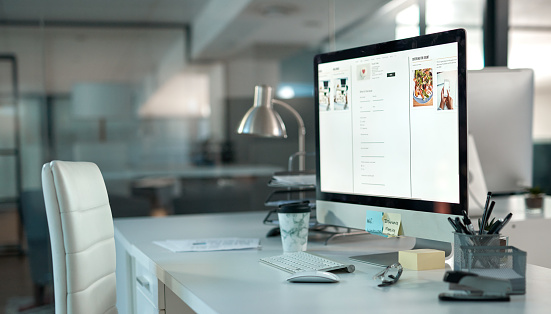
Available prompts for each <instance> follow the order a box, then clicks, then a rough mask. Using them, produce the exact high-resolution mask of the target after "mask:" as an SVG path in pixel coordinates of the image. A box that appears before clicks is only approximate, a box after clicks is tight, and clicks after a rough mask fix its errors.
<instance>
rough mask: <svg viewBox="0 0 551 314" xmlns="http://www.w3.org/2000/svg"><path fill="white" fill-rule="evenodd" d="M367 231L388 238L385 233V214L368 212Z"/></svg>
mask: <svg viewBox="0 0 551 314" xmlns="http://www.w3.org/2000/svg"><path fill="white" fill-rule="evenodd" d="M365 216H366V218H365V231H367V232H369V233H371V234H375V235H378V236H382V237H386V235H385V234H384V233H383V213H382V212H376V211H371V210H368V211H366V213H365Z"/></svg>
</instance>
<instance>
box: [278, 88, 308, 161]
mask: <svg viewBox="0 0 551 314" xmlns="http://www.w3.org/2000/svg"><path fill="white" fill-rule="evenodd" d="M272 102H273V103H274V104H278V105H280V106H283V107H285V108H286V109H287V110H289V111H290V112H291V113H292V114H293V115H294V116H295V118H296V119H297V123H298V152H299V156H298V170H299V171H304V170H305V169H306V162H305V154H306V127H305V126H304V121H303V120H302V117H301V116H300V114H299V113H298V112H297V111H296V110H295V108H293V107H291V106H290V105H289V104H287V103H285V102H283V101H281V100H277V99H272Z"/></svg>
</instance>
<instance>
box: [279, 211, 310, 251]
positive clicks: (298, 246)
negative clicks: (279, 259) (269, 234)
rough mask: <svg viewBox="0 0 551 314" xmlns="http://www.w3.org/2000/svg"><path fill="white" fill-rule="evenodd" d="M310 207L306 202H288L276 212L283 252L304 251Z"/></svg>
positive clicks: (306, 241) (306, 242)
mask: <svg viewBox="0 0 551 314" xmlns="http://www.w3.org/2000/svg"><path fill="white" fill-rule="evenodd" d="M310 211H311V208H310V206H309V205H308V204H306V203H300V204H288V205H282V206H280V207H279V210H278V212H277V215H278V219H279V229H280V231H281V242H282V245H283V252H286V253H287V252H299V251H306V246H307V244H308V227H309V224H310Z"/></svg>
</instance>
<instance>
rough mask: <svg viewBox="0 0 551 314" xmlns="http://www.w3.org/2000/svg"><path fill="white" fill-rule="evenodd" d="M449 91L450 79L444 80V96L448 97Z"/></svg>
mask: <svg viewBox="0 0 551 314" xmlns="http://www.w3.org/2000/svg"><path fill="white" fill-rule="evenodd" d="M449 92H450V81H448V80H444V97H448V96H449Z"/></svg>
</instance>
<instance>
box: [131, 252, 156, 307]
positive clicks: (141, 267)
mask: <svg viewBox="0 0 551 314" xmlns="http://www.w3.org/2000/svg"><path fill="white" fill-rule="evenodd" d="M135 261H136V272H135V276H134V285H135V287H136V309H137V310H138V312H139V313H145V312H142V309H141V308H140V306H139V305H140V304H141V303H143V302H142V301H140V298H144V297H145V298H146V299H147V301H148V302H149V303H151V304H152V305H153V306H154V308H155V309H157V311H158V309H159V281H158V279H157V277H156V276H155V271H154V270H153V269H150V268H149V267H148V264H149V263H142V262H141V261H140V260H139V258H136V259H135Z"/></svg>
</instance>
